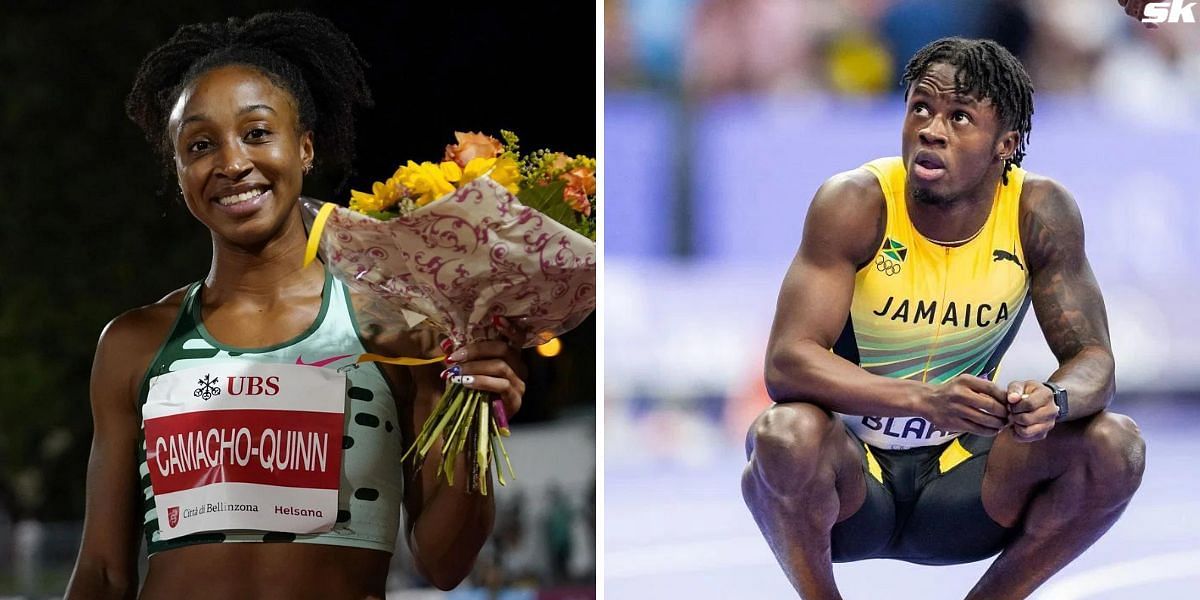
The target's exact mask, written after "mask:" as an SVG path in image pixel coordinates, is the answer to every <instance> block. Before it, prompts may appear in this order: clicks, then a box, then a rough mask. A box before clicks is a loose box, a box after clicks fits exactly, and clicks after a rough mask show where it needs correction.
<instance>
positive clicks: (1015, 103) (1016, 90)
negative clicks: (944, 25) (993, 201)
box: [900, 37, 1033, 183]
mask: <svg viewBox="0 0 1200 600" xmlns="http://www.w3.org/2000/svg"><path fill="white" fill-rule="evenodd" d="M935 63H945V64H949V65H952V66H954V67H955V68H956V69H957V71H956V72H955V74H954V87H955V89H956V90H957V91H958V92H960V93H964V94H971V95H973V96H976V97H978V98H979V99H980V100H982V99H984V98H988V99H990V100H991V101H992V104H993V106H995V107H996V114H997V116H998V117H999V119H1000V123H1001V125H1002V126H1003V127H1004V130H1005V131H1008V130H1015V131H1016V132H1017V134H1018V139H1017V149H1016V152H1014V153H1013V156H1012V158H1009V159H1005V161H1004V171H1003V176H1004V183H1008V171H1009V169H1011V168H1012V167H1013V166H1014V165H1015V166H1018V167H1019V166H1021V160H1022V159H1023V158H1025V144H1026V143H1028V142H1029V132H1030V130H1032V129H1033V121H1032V119H1033V82H1032V81H1030V79H1029V73H1027V72H1026V71H1025V67H1024V66H1023V65H1022V64H1021V61H1019V60H1017V57H1015V56H1013V55H1012V53H1011V52H1009V51H1008V50H1006V49H1005V48H1004V46H1001V45H1000V44H997V43H996V42H993V41H992V40H969V39H964V38H960V37H950V38H942V39H940V40H937V41H935V42H932V43H930V44H929V45H927V46H925V47H924V48H921V49H920V50H918V51H917V53H916V54H915V55H913V57H912V60H910V61H908V65H907V66H905V67H904V76H903V77H902V78H901V80H900V83H901V85H903V86H904V99H905V100H908V94H909V91H910V90H911V86H912V84H914V83H916V81H917V80H918V79H920V78H921V76H923V75H924V74H925V71H927V70H928V69H929V67H930V65H933V64H935Z"/></svg>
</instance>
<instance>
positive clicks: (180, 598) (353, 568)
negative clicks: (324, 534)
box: [138, 543, 392, 600]
mask: <svg viewBox="0 0 1200 600" xmlns="http://www.w3.org/2000/svg"><path fill="white" fill-rule="evenodd" d="M391 558H392V556H391V554H388V553H386V552H381V551H378V550H367V549H363V548H347V547H343V546H328V545H321V544H288V543H222V544H196V545H194V546H185V547H183V548H176V549H173V550H166V551H164V552H159V553H158V554H155V555H154V556H152V557H150V567H149V572H148V573H147V574H146V582H145V584H144V585H143V587H142V591H141V594H139V596H138V597H139V598H142V599H143V600H159V599H162V600H189V599H191V598H196V599H203V600H211V599H212V598H222V599H226V598H227V599H229V600H237V599H241V598H246V599H255V600H284V599H287V600H298V599H303V598H314V599H315V598H322V599H330V600H337V599H342V598H346V599H350V598H354V599H360V598H383V593H384V590H385V585H386V583H387V574H388V564H389V563H390V562H391Z"/></svg>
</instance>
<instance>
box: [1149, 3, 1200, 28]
mask: <svg viewBox="0 0 1200 600" xmlns="http://www.w3.org/2000/svg"><path fill="white" fill-rule="evenodd" d="M1185 1H1186V0H1171V1H1170V2H1151V3H1150V4H1147V5H1146V17H1145V18H1143V19H1142V22H1143V23H1195V22H1196V15H1195V14H1194V13H1192V7H1193V6H1196V3H1195V2H1186V3H1185Z"/></svg>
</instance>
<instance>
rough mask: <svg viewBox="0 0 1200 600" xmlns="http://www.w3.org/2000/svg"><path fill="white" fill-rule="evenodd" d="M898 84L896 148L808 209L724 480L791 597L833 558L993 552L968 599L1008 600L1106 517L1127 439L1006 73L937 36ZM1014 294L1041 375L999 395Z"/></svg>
mask: <svg viewBox="0 0 1200 600" xmlns="http://www.w3.org/2000/svg"><path fill="white" fill-rule="evenodd" d="M903 81H904V84H905V86H906V96H905V98H906V110H907V112H906V115H905V118H904V125H903V129H902V132H901V137H902V143H901V152H902V156H900V157H893V158H884V159H879V160H875V161H871V162H869V163H867V164H866V165H864V166H863V167H860V168H858V169H855V170H852V171H848V172H845V173H841V174H838V175H835V176H833V177H832V178H830V179H829V180H828V181H826V182H825V184H824V185H822V186H821V188H820V189H819V190H817V193H816V196H815V197H814V198H813V201H812V205H811V207H810V208H809V211H808V217H807V220H806V221H805V225H804V236H803V240H802V241H801V243H800V250H799V252H798V253H797V254H796V258H795V260H794V261H793V263H792V265H791V268H790V269H789V270H788V273H787V276H786V278H785V279H784V282H783V286H782V290H781V291H780V294H779V304H778V307H777V308H776V313H775V322H774V325H773V327H772V330H771V338H770V342H769V345H768V348H767V359H766V383H767V389H768V390H769V391H770V394H771V397H772V398H773V399H774V400H775V401H776V402H777V404H775V405H774V406H772V407H771V408H770V409H768V410H767V411H766V412H765V413H763V414H762V415H761V416H760V417H759V418H758V420H757V421H756V422H755V423H754V425H753V426H752V428H751V430H750V432H749V436H748V438H747V452H748V457H749V461H750V462H749V464H748V465H747V467H746V469H745V472H744V474H743V476H742V491H743V494H744V496H745V499H746V504H747V505H748V506H749V507H750V511H751V512H752V513H753V514H754V519H755V521H757V523H758V526H759V528H760V529H761V530H762V532H763V535H764V536H765V537H766V539H767V543H768V544H769V545H770V547H771V549H772V550H773V551H774V553H775V556H776V558H777V559H778V560H779V564H780V565H781V566H782V567H783V570H784V571H785V572H786V573H787V576H788V578H789V579H790V580H791V582H792V585H793V586H794V587H795V588H796V591H797V592H799V593H800V595H801V596H803V597H804V598H807V599H810V600H813V599H828V598H840V597H841V596H840V595H839V594H838V590H837V586H836V585H835V583H834V579H833V569H832V565H831V562H845V561H855V560H861V559H865V558H894V559H899V560H906V561H909V562H914V563H921V564H933V565H941V564H953V563H963V562H969V561H976V560H980V559H983V558H987V557H989V556H992V555H994V554H996V553H1000V556H999V558H997V559H996V560H995V561H994V562H993V563H992V565H991V567H990V568H989V569H988V570H987V572H986V573H985V574H984V575H983V578H982V579H980V580H979V582H978V583H977V584H976V585H975V587H974V589H973V590H971V592H970V593H969V594H968V595H967V598H969V599H982V598H986V599H989V600H993V599H999V598H1025V597H1027V596H1028V595H1029V594H1030V593H1032V592H1033V591H1034V589H1036V588H1037V587H1038V586H1039V585H1041V584H1042V583H1043V582H1045V581H1046V580H1047V579H1049V578H1050V576H1051V575H1053V574H1054V573H1055V572H1057V571H1058V570H1059V569H1061V568H1062V567H1063V566H1065V565H1066V564H1067V563H1069V562H1070V561H1071V560H1072V559H1074V558H1075V557H1076V556H1078V555H1079V554H1080V553H1082V552H1083V551H1084V550H1085V549H1087V548H1088V547H1089V546H1090V545H1091V544H1092V543H1094V542H1095V541H1096V540H1097V539H1098V538H1099V537H1100V536H1101V535H1103V534H1104V532H1105V531H1107V530H1108V528H1109V527H1110V526H1112V524H1113V523H1114V522H1115V521H1116V520H1117V518H1118V517H1119V516H1120V515H1121V512H1122V511H1123V510H1124V509H1125V506H1126V505H1127V504H1128V503H1129V500H1130V498H1131V497H1132V496H1133V493H1134V491H1136V490H1137V488H1138V485H1139V484H1140V482H1141V476H1142V470H1143V467H1144V454H1145V445H1144V443H1143V441H1142V439H1141V437H1140V435H1139V433H1138V428H1137V426H1136V425H1135V424H1134V423H1133V421H1132V420H1130V419H1129V418H1128V417H1125V416H1122V415H1118V414H1116V413H1112V412H1108V411H1107V410H1106V407H1107V406H1108V403H1109V402H1110V401H1111V400H1112V396H1113V392H1114V388H1115V384H1114V380H1113V357H1112V351H1111V349H1110V347H1109V339H1108V324H1107V318H1106V316H1105V311H1104V302H1103V299H1102V298H1101V296H1100V289H1099V288H1098V287H1097V285H1096V280H1095V278H1094V277H1093V275H1092V270H1091V267H1090V266H1089V265H1088V261H1087V257H1086V256H1085V255H1084V244H1083V223H1082V221H1081V220H1080V215H1079V210H1078V208H1077V206H1076V204H1075V201H1074V200H1073V199H1072V197H1071V195H1070V194H1069V193H1068V192H1067V191H1066V190H1065V189H1064V188H1063V187H1062V186H1061V185H1060V184H1058V183H1057V182H1055V181H1054V180H1052V179H1048V178H1046V177H1042V176H1040V175H1035V174H1033V173H1029V172H1026V171H1024V170H1023V169H1021V168H1020V166H1019V165H1020V163H1021V158H1022V157H1023V156H1024V147H1025V142H1026V141H1027V140H1028V136H1029V131H1030V119H1031V115H1032V113H1033V89H1032V85H1031V84H1030V81H1029V76H1028V75H1027V74H1026V72H1025V69H1024V68H1023V67H1022V66H1021V64H1020V62H1018V61H1017V59H1016V58H1014V57H1013V56H1012V54H1010V53H1009V52H1008V51H1006V50H1005V49H1004V48H1002V47H1001V46H999V45H998V44H996V43H994V42H991V41H983V40H966V39H961V38H948V39H942V40H938V41H936V42H933V43H932V44H929V45H928V46H926V47H925V48H923V49H921V50H920V51H919V52H918V53H917V54H916V56H914V57H913V58H912V60H911V61H910V62H909V63H908V66H907V67H906V70H905V73H904V79H903ZM830 133H833V134H835V133H836V132H835V131H831V132H830ZM1031 302H1032V304H1033V308H1034V311H1035V312H1036V314H1037V319H1038V322H1039V324H1040V325H1041V327H1042V331H1043V333H1044V334H1045V337H1046V341H1047V343H1048V344H1049V345H1050V349H1051V350H1052V351H1053V352H1054V355H1055V356H1056V357H1057V359H1058V363H1059V367H1058V369H1057V370H1056V371H1054V372H1053V373H1050V374H1048V377H1047V378H1046V379H1045V381H1013V382H1011V383H1009V384H1008V385H1007V386H1005V387H1001V386H1000V385H997V383H995V382H993V379H994V377H995V375H996V369H997V367H998V366H999V364H1000V359H1001V357H1002V356H1003V354H1004V352H1005V350H1006V349H1007V348H1008V346H1009V344H1010V343H1011V342H1012V338H1013V336H1014V335H1015V334H1016V332H1017V329H1018V327H1019V325H1020V322H1021V319H1022V317H1023V316H1024V315H1025V312H1026V310H1027V308H1028V307H1029V305H1030V303H1031ZM831 350H832V351H831ZM884 595H885V590H882V589H881V590H880V594H879V597H883V596H884Z"/></svg>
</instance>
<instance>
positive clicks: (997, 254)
mask: <svg viewBox="0 0 1200 600" xmlns="http://www.w3.org/2000/svg"><path fill="white" fill-rule="evenodd" d="M1001 260H1011V261H1013V262H1014V263H1017V266H1018V267H1021V270H1022V271H1024V270H1025V265H1022V264H1021V261H1020V259H1018V258H1017V255H1016V254H1013V253H1012V252H1009V251H1007V250H993V251H992V262H997V261H1001Z"/></svg>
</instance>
